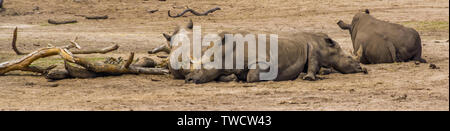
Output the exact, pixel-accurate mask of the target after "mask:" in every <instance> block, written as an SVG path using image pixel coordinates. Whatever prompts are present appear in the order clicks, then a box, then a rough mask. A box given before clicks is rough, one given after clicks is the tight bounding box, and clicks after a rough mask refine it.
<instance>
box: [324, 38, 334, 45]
mask: <svg viewBox="0 0 450 131" xmlns="http://www.w3.org/2000/svg"><path fill="white" fill-rule="evenodd" d="M324 40H325V42H326V43H327V44H328V46H330V47H334V46H335V45H336V43H334V41H333V40H332V39H331V38H325V39H324Z"/></svg>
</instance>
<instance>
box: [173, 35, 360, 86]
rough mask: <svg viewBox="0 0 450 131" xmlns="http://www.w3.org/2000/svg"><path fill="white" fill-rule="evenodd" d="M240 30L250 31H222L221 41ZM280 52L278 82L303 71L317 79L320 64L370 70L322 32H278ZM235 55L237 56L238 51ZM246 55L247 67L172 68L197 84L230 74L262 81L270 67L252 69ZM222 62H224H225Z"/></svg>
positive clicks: (345, 70) (342, 69) (343, 69)
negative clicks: (260, 77) (262, 75)
mask: <svg viewBox="0 0 450 131" xmlns="http://www.w3.org/2000/svg"><path fill="white" fill-rule="evenodd" d="M237 33H239V34H242V35H243V36H245V35H246V34H248V32H244V31H230V32H222V33H220V34H219V36H220V37H221V38H222V44H225V41H224V40H225V39H224V34H237ZM254 34H258V33H254ZM165 36H166V35H165ZM167 36H168V35H167ZM166 38H167V37H166ZM168 40H169V39H168ZM266 44H267V45H266V47H267V50H266V53H267V54H269V48H268V47H270V45H269V44H270V43H269V38H267V40H266ZM233 46H234V47H235V46H236V43H233ZM244 47H245V49H244V50H245V53H244V54H245V55H247V52H248V51H249V49H248V46H247V45H245V46H244ZM254 50H255V49H250V51H254ZM232 51H234V50H232ZM222 53H223V54H222V57H223V59H222V60H225V59H224V58H225V54H231V53H225V49H224V46H223V48H222ZM278 53H279V54H278V75H277V77H276V79H275V81H283V80H294V79H296V78H297V77H298V76H299V75H300V73H302V72H306V73H307V75H306V76H304V77H303V79H305V80H316V74H317V73H318V72H319V70H320V68H321V67H331V68H334V69H335V70H337V71H339V72H341V73H344V74H346V73H358V72H365V73H367V70H366V69H363V68H361V66H360V63H359V62H358V61H356V60H355V59H353V58H352V57H351V56H350V55H349V54H347V53H345V52H344V51H343V50H342V49H341V47H340V46H339V44H338V43H337V42H336V41H333V40H332V39H331V38H329V37H328V36H327V35H326V34H322V33H317V34H313V33H293V34H288V35H279V36H278ZM232 54H233V55H236V53H232ZM169 57H170V56H169ZM244 58H245V60H244V61H245V64H244V65H245V68H244V69H197V70H170V71H171V73H172V75H174V76H175V78H185V80H186V82H193V83H197V84H199V83H206V82H210V81H214V80H218V79H219V78H223V77H224V76H225V77H226V76H230V75H235V76H236V77H237V79H239V80H243V81H247V82H258V81H260V79H259V73H260V72H266V71H267V70H260V69H259V67H256V69H249V68H248V66H247V65H248V63H249V62H250V63H251V64H255V63H252V62H254V61H256V60H249V59H248V57H247V56H244ZM222 63H225V62H224V61H223V62H222ZM234 63H235V62H234ZM204 66H208V65H204ZM169 67H170V66H169ZM222 67H224V65H222ZM169 69H170V68H169Z"/></svg>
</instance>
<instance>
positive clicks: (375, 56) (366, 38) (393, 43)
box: [337, 9, 426, 64]
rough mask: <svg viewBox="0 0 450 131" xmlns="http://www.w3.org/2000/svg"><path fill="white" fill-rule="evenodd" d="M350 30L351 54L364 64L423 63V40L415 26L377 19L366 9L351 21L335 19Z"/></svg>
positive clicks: (341, 26) (344, 28) (424, 61)
mask: <svg viewBox="0 0 450 131" xmlns="http://www.w3.org/2000/svg"><path fill="white" fill-rule="evenodd" d="M337 24H338V26H339V27H340V28H341V29H343V30H349V32H350V35H351V39H352V42H353V49H354V50H353V54H354V55H356V56H357V57H358V59H359V61H360V62H361V63H363V64H376V63H393V62H406V61H410V60H414V61H419V62H421V63H426V60H424V59H422V57H421V55H422V44H421V39H420V36H419V33H417V31H416V30H414V29H412V28H408V27H404V26H402V25H399V24H394V23H389V22H386V21H382V20H378V19H376V18H374V17H372V16H371V15H370V12H369V10H367V9H366V11H365V12H360V13H357V14H356V15H355V16H354V17H353V20H352V23H351V24H346V23H344V22H343V21H342V20H339V22H338V23H337Z"/></svg>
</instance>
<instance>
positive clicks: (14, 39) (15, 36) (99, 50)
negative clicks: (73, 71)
mask: <svg viewBox="0 0 450 131" xmlns="http://www.w3.org/2000/svg"><path fill="white" fill-rule="evenodd" d="M76 39H77V38H75V40H74V41H76ZM16 43H17V27H16V28H15V29H14V32H13V40H12V43H11V46H12V49H13V50H14V52H15V53H16V54H17V55H25V54H30V52H21V51H19V49H17V46H16ZM117 49H119V45H117V44H114V45H112V46H108V47H105V48H102V49H88V50H74V51H71V53H72V54H94V53H99V54H106V53H108V52H111V51H115V50H117Z"/></svg>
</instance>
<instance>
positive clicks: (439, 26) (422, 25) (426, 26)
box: [401, 21, 449, 31]
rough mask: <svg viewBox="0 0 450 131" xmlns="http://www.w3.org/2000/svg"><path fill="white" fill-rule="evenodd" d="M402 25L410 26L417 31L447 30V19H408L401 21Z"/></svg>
mask: <svg viewBox="0 0 450 131" xmlns="http://www.w3.org/2000/svg"><path fill="white" fill-rule="evenodd" d="M401 24H402V25H404V26H406V27H411V28H414V29H416V30H417V31H448V30H449V28H448V26H449V23H448V21H408V22H402V23H401Z"/></svg>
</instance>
